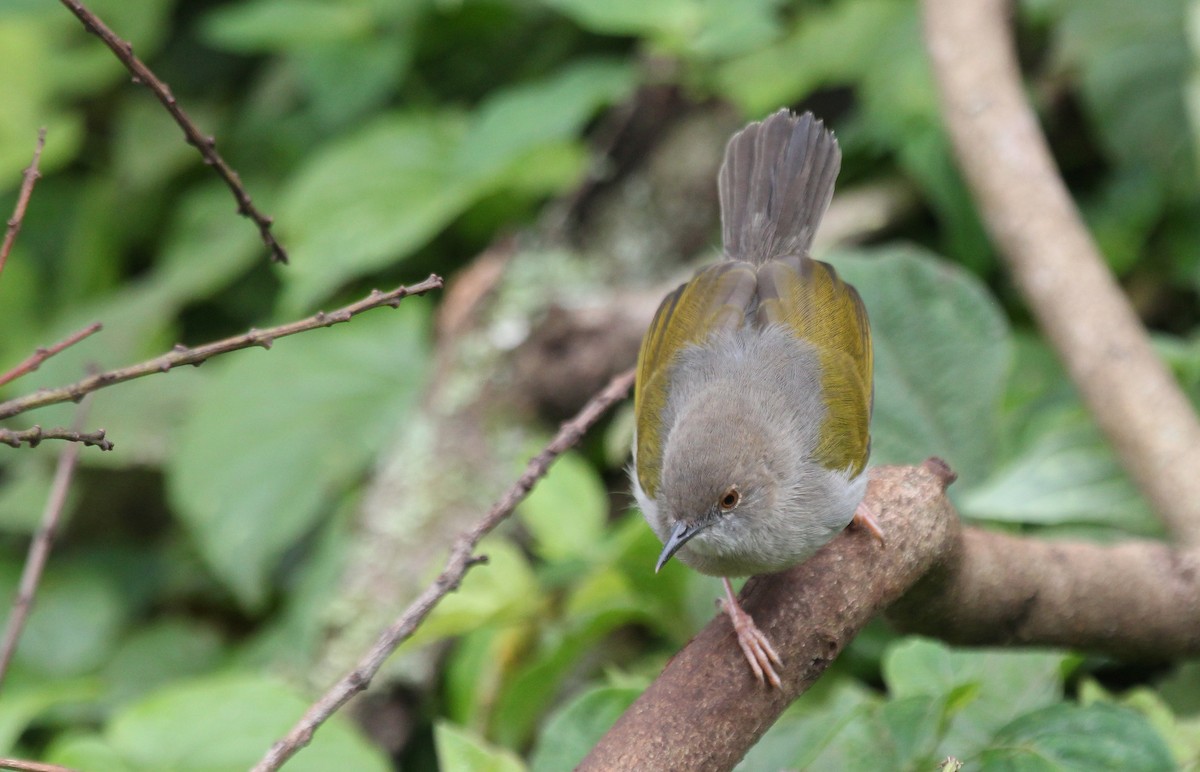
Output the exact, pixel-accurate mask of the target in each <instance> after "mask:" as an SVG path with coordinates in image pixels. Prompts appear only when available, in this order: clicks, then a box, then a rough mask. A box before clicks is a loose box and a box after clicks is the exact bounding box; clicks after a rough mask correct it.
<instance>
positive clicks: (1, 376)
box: [0, 322, 103, 386]
mask: <svg viewBox="0 0 1200 772" xmlns="http://www.w3.org/2000/svg"><path fill="white" fill-rule="evenodd" d="M101 327H103V325H101V324H100V322H93V323H92V324H89V325H88V326H87V327H84V328H83V329H82V330H78V331H76V332H73V333H71V334H70V335H68V336H67V337H65V338H63V339H62V340H60V341H59V342H58V343H55V344H54V345H53V346H50V347H49V348H38V349H35V350H34V352H33V353H32V354H30V355H29V356H28V357H26V358H25V361H23V362H21V363H20V364H18V365H17V366H16V367H14V368H13V369H11V370H9V371H8V372H6V373H0V386H3V385H4V384H6V383H8V382H9V381H14V380H16V379H17V378H20V377H21V376H22V375H25V374H27V373H31V372H33V371H34V370H36V369H38V367H39V366H40V365H41V364H42V362H45V361H46V360H47V359H49V358H50V357H52V356H54V355H55V354H57V353H58V352H60V351H62V350H63V349H65V348H68V347H70V346H74V345H75V344H76V343H78V342H79V341H81V340H83V339H84V338H86V337H88V336H89V335H92V334H94V333H97V332H99V331H100V329H101Z"/></svg>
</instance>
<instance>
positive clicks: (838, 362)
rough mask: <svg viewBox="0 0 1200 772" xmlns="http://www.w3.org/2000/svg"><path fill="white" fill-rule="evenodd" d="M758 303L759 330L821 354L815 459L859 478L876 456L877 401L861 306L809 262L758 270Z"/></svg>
mask: <svg viewBox="0 0 1200 772" xmlns="http://www.w3.org/2000/svg"><path fill="white" fill-rule="evenodd" d="M758 297H759V304H758V323H759V324H760V325H768V324H783V325H786V326H787V327H789V328H791V330H792V331H793V332H794V333H795V335H796V337H797V338H799V339H800V340H804V341H807V342H809V343H811V344H812V345H813V346H814V347H815V348H816V350H817V355H818V359H819V361H820V363H821V386H822V390H823V392H824V397H825V401H826V406H827V408H828V410H827V411H826V420H825V424H824V425H823V426H822V427H821V433H820V436H819V438H818V441H817V447H816V450H815V451H814V455H815V457H816V460H817V461H818V462H820V463H821V465H822V466H824V467H826V468H827V469H837V470H850V472H851V473H852V474H853V475H855V476H857V475H858V474H859V473H861V472H862V470H863V468H864V467H866V464H867V457H868V456H869V455H870V452H871V435H870V422H871V407H872V403H873V401H874V386H873V380H872V376H873V372H872V371H873V368H874V364H873V361H872V351H871V328H870V323H869V322H868V320H867V311H866V308H864V306H863V302H862V299H861V298H859V296H858V292H857V291H856V290H855V289H854V287H852V286H850V285H849V284H847V283H845V282H844V281H842V280H841V278H839V277H838V275H837V272H836V271H834V270H833V267H832V266H829V265H827V264H826V263H822V262H820V261H819V260H813V259H811V258H808V257H790V258H786V259H783V260H772V261H770V262H768V263H765V264H763V265H761V266H759V269H758Z"/></svg>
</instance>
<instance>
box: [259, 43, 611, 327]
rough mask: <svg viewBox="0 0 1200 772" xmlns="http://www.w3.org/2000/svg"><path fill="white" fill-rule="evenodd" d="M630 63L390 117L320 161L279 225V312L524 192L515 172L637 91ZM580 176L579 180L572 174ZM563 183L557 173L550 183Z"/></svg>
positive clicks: (303, 175)
mask: <svg viewBox="0 0 1200 772" xmlns="http://www.w3.org/2000/svg"><path fill="white" fill-rule="evenodd" d="M633 84H634V81H633V71H632V69H630V68H629V67H628V65H625V64H619V63H614V62H606V61H584V62H581V63H577V64H575V65H573V66H571V67H568V68H566V69H565V70H563V71H561V72H558V73H555V74H554V75H553V76H551V77H548V78H545V79H543V80H539V81H536V82H533V83H529V84H526V85H522V86H517V87H514V88H510V89H508V90H506V91H500V92H497V93H495V94H493V95H492V96H491V97H490V98H489V99H488V100H487V101H485V102H484V103H483V104H482V105H480V107H479V108H478V110H477V111H476V113H475V115H474V116H473V117H470V118H468V117H466V116H462V115H459V114H457V113H454V112H450V111H443V112H439V113H434V114H429V115H419V114H415V113H401V114H395V113H394V114H391V115H387V116H384V117H382V118H378V119H376V120H375V121H373V122H372V123H371V124H369V125H368V126H366V127H365V128H363V129H362V130H361V131H359V132H358V133H356V134H353V135H351V136H350V137H348V138H346V139H345V140H342V141H341V142H337V143H334V144H333V145H332V146H331V147H329V148H327V149H325V150H323V152H321V153H319V154H317V155H316V156H315V157H314V158H313V159H312V160H311V161H309V163H308V164H307V165H306V166H305V167H304V168H303V169H301V171H300V172H299V174H298V175H297V177H296V179H294V180H293V181H292V183H291V184H290V185H289V186H288V193H287V195H286V197H285V199H284V202H283V205H282V206H281V212H280V218H279V220H280V225H281V227H282V228H283V229H284V230H283V235H284V237H285V241H286V242H287V243H288V244H290V245H291V248H292V255H293V257H294V260H293V265H292V266H291V267H289V269H288V271H287V272H286V273H285V274H284V275H283V276H284V280H285V282H286V283H287V285H286V288H285V291H284V307H285V308H286V309H290V310H298V309H301V308H306V307H307V306H308V305H310V304H311V303H312V302H314V301H315V300H317V299H318V298H320V297H324V296H325V295H327V294H328V293H329V292H330V291H331V290H333V289H334V288H336V287H338V286H339V285H340V284H341V283H342V282H345V281H347V280H349V279H351V278H354V277H357V276H360V275H362V274H364V273H367V272H369V271H373V270H376V269H378V268H381V267H383V266H385V265H387V264H389V263H391V262H394V261H396V260H398V259H401V258H404V257H407V256H408V255H410V254H412V253H413V252H414V251H415V250H417V249H419V248H420V247H421V246H423V245H424V244H425V243H426V242H428V241H429V240H430V239H431V238H433V236H435V235H436V234H437V233H439V232H440V231H442V230H443V229H444V228H446V226H447V225H449V224H450V223H451V221H453V220H454V219H455V218H456V217H458V216H459V215H461V214H462V213H463V212H464V211H466V209H467V208H468V207H469V206H470V205H472V204H473V203H475V202H477V201H479V200H480V199H482V198H483V197H485V196H487V195H491V194H493V193H496V192H498V191H500V190H504V189H507V188H508V187H509V186H510V183H509V177H510V176H511V177H513V178H514V179H515V180H517V181H519V186H520V187H526V186H528V185H529V180H528V176H529V173H528V171H526V170H525V169H524V168H523V167H522V164H525V163H526V162H527V161H529V160H530V158H531V157H533V156H535V155H536V154H539V153H542V154H544V153H546V152H547V148H548V147H554V146H555V145H561V144H571V143H574V142H575V141H576V138H577V135H578V133H579V131H580V129H581V128H582V126H583V124H584V123H585V122H586V121H587V119H588V118H590V117H591V115H592V114H593V113H594V112H595V111H596V110H597V109H599V108H600V107H601V106H603V105H605V104H608V103H610V102H613V101H615V100H616V99H618V98H620V96H622V95H623V94H625V93H626V92H627V91H628V90H629V89H630V88H632V87H633ZM577 171H582V169H579V170H577ZM556 179H559V181H560V184H561V183H563V182H567V181H569V180H563V179H562V178H561V173H557V172H556Z"/></svg>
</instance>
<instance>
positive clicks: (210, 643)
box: [104, 619, 224, 704]
mask: <svg viewBox="0 0 1200 772" xmlns="http://www.w3.org/2000/svg"><path fill="white" fill-rule="evenodd" d="M223 654H224V652H223V650H222V646H221V638H220V636H219V635H218V634H217V631H216V630H214V629H212V628H211V627H207V626H205V625H203V624H200V623H199V622H195V621H190V620H183V619H165V620H161V621H155V622H151V623H149V624H147V625H145V626H143V627H141V628H138V629H137V630H135V631H134V632H133V633H132V634H131V635H130V636H129V637H128V638H126V639H125V640H124V641H122V642H121V645H120V646H119V647H118V648H117V650H116V651H115V652H114V653H113V656H112V659H110V660H109V661H108V663H107V664H106V665H105V667H104V678H105V680H106V681H107V682H108V697H109V700H110V701H111V702H112V703H113V704H120V703H122V702H127V701H129V700H131V699H133V698H134V697H138V696H141V695H142V694H145V693H146V692H149V691H152V690H154V689H157V688H159V687H161V686H163V685H165V684H167V683H169V682H170V681H172V680H175V679H178V678H182V677H185V676H194V675H199V674H200V673H203V672H204V671H206V670H209V669H211V668H214V667H215V666H216V665H217V664H218V662H220V660H221V658H222V656H223Z"/></svg>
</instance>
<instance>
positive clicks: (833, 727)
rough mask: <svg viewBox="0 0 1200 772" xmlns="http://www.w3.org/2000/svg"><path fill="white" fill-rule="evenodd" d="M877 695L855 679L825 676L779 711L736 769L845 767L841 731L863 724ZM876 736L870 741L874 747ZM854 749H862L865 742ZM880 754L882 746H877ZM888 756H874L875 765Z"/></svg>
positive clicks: (743, 771)
mask: <svg viewBox="0 0 1200 772" xmlns="http://www.w3.org/2000/svg"><path fill="white" fill-rule="evenodd" d="M878 701H879V700H878V698H877V697H875V696H874V695H872V694H871V693H870V691H869V690H868V689H866V688H865V687H863V686H861V685H860V684H859V683H858V682H857V681H855V680H853V679H849V678H839V677H836V676H832V677H831V676H826V677H824V678H822V679H821V680H820V681H818V682H817V684H816V685H815V686H814V687H813V688H812V689H810V690H809V691H807V692H805V693H804V694H803V695H802V696H801V697H800V698H799V699H798V700H796V702H795V703H793V704H792V705H791V706H790V707H789V708H788V709H787V710H786V711H784V713H783V715H781V716H780V717H779V720H778V721H776V722H775V723H774V724H773V725H772V726H771V728H770V729H768V730H767V733H766V734H764V735H763V736H762V738H761V739H760V740H759V741H758V742H757V743H756V744H755V745H754V747H753V748H751V749H750V751H749V752H748V753H747V754H746V756H745V758H743V759H742V761H741V762H740V763H739V764H738V766H737V767H736V769H737V770H738V771H739V772H755V770H776V769H806V770H807V769H836V768H845V766H846V762H845V759H844V757H843V756H842V753H843V751H844V750H845V749H844V748H841V747H839V746H840V745H841V744H842V741H843V738H842V736H841V735H842V733H843V731H844V730H846V729H847V728H848V727H851V726H852V725H854V724H858V725H860V726H861V725H864V724H865V723H866V722H867V721H868V720H869V715H870V713H871V711H872V710H874V709H875V706H876V704H877V703H878ZM873 745H874V740H873V741H872V747H873ZM857 750H858V751H860V752H866V751H867V750H868V749H867V747H866V745H865V744H862V743H859V744H857ZM880 753H881V754H882V750H881V751H880ZM888 762H890V758H884V757H882V755H881V756H878V757H876V763H877V768H883V767H884V766H886V765H887V763H888Z"/></svg>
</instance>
